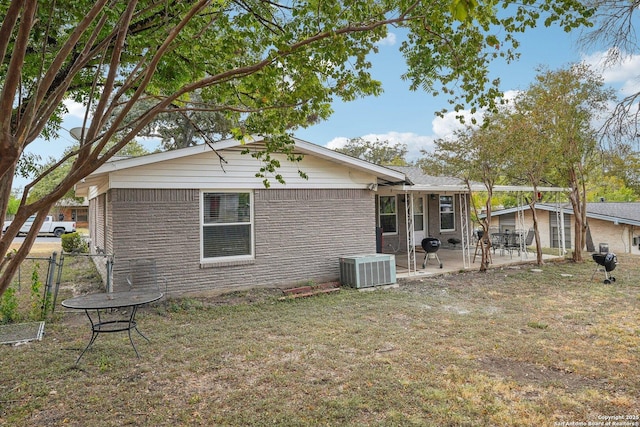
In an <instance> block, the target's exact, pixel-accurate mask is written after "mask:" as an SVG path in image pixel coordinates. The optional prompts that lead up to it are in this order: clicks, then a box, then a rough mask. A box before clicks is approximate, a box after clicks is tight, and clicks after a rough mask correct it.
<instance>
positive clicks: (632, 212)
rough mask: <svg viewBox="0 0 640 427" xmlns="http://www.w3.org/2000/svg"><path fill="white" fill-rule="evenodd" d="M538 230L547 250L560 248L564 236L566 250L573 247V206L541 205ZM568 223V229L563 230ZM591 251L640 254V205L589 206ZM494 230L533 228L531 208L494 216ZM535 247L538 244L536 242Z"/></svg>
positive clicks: (538, 209)
mask: <svg viewBox="0 0 640 427" xmlns="http://www.w3.org/2000/svg"><path fill="white" fill-rule="evenodd" d="M536 210H537V217H538V228H539V230H540V240H541V245H542V246H543V247H551V248H559V247H560V242H561V241H562V238H561V236H564V247H565V250H570V249H571V248H573V245H572V243H573V239H574V230H575V220H574V216H573V208H572V207H571V204H569V203H557V204H549V203H537V204H536ZM560 224H564V227H559V225H560ZM587 224H588V228H587V239H586V240H587V242H586V243H587V250H588V251H590V252H597V251H599V250H600V245H603V246H607V247H608V249H609V250H610V251H611V252H618V253H631V254H640V203H633V202H593V203H587ZM491 225H492V227H493V228H494V229H496V230H499V231H500V232H504V231H505V230H512V231H513V230H517V229H523V230H528V229H529V228H533V219H532V215H531V209H530V207H529V206H528V205H525V206H520V207H515V208H510V209H503V210H500V211H495V212H493V213H492V214H491ZM534 244H535V242H534Z"/></svg>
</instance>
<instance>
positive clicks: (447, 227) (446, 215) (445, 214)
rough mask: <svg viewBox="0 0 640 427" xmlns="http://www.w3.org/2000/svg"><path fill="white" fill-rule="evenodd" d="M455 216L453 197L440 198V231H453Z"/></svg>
mask: <svg viewBox="0 0 640 427" xmlns="http://www.w3.org/2000/svg"><path fill="white" fill-rule="evenodd" d="M455 224H456V214H455V209H454V208H453V196H440V231H452V230H455V228H456V227H455Z"/></svg>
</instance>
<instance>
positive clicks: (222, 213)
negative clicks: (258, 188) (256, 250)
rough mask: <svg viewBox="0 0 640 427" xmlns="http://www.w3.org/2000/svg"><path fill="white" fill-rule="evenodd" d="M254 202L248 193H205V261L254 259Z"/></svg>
mask: <svg viewBox="0 0 640 427" xmlns="http://www.w3.org/2000/svg"><path fill="white" fill-rule="evenodd" d="M252 202H253V200H252V195H251V193H249V192H239V193H233V192H211V193H202V258H203V260H225V259H229V260H231V259H246V258H250V257H252V256H253V215H252Z"/></svg>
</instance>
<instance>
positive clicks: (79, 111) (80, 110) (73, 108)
mask: <svg viewBox="0 0 640 427" xmlns="http://www.w3.org/2000/svg"><path fill="white" fill-rule="evenodd" d="M64 105H65V106H66V107H67V110H69V112H68V113H67V115H68V116H72V117H76V118H79V119H84V114H85V111H86V109H87V107H85V106H84V105H82V104H80V103H78V102H75V101H71V100H70V99H67V100H65V101H64ZM89 117H91V114H89Z"/></svg>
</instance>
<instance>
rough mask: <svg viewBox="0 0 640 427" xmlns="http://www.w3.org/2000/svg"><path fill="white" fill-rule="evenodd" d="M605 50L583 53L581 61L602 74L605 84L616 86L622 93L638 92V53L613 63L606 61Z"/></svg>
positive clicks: (639, 80)
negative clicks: (588, 53)
mask: <svg viewBox="0 0 640 427" xmlns="http://www.w3.org/2000/svg"><path fill="white" fill-rule="evenodd" d="M608 53H609V52H607V51H599V52H595V53H592V54H590V55H585V56H583V58H582V61H583V62H584V63H585V64H587V65H589V66H591V68H592V69H593V70H595V71H596V72H599V73H600V74H602V78H603V79H604V82H605V83H606V84H609V85H612V86H614V87H617V88H618V89H619V90H620V93H621V94H622V95H631V94H634V93H638V92H640V79H639V75H638V70H640V55H628V56H625V57H623V58H621V60H620V61H617V62H615V63H613V64H610V63H607V55H608Z"/></svg>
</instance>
